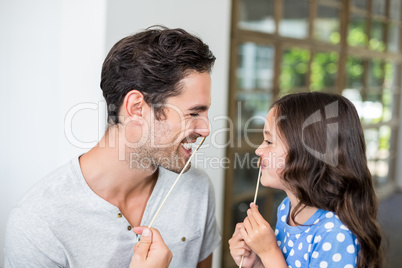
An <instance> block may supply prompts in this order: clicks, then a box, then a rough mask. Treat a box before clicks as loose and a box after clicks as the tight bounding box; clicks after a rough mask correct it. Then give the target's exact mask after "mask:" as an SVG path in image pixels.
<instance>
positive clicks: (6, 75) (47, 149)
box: [0, 0, 230, 267]
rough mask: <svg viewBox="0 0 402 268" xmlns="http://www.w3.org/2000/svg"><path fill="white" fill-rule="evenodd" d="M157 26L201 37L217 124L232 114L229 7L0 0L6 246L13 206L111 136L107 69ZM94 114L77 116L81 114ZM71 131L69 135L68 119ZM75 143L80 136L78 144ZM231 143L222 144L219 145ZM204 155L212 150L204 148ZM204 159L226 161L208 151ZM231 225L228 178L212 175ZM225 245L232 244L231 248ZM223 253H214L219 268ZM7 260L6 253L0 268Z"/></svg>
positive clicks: (0, 163) (1, 211)
mask: <svg viewBox="0 0 402 268" xmlns="http://www.w3.org/2000/svg"><path fill="white" fill-rule="evenodd" d="M153 24H163V25H165V26H168V27H181V28H184V29H186V30H188V31H189V32H191V33H194V34H197V35H198V36H200V37H201V38H202V39H203V40H204V41H205V42H206V43H208V44H209V45H210V48H211V50H212V51H213V52H214V54H215V56H216V57H217V61H216V64H215V67H214V70H213V74H212V80H213V85H212V86H213V93H212V107H211V110H210V118H211V124H212V130H214V129H219V128H222V127H224V126H225V122H224V121H223V120H218V121H214V120H213V118H215V117H216V116H219V115H225V114H226V111H227V91H228V89H227V87H228V85H227V80H228V78H227V77H228V69H229V67H228V63H229V59H228V57H229V33H230V1H229V0H221V1H212V0H205V1H202V2H200V1H195V0H192V1H190V0H171V1H163V0H148V1H129V0H126V1H123V0H112V1H107V0H86V1H78V0H37V1H31V0H0V33H1V36H0V59H1V60H0V101H1V105H0V112H1V118H2V126H1V132H0V148H1V150H0V183H1V184H0V247H1V248H3V245H4V229H5V224H6V220H7V216H8V214H9V212H10V209H11V207H12V205H13V204H14V203H15V202H16V201H17V200H18V199H20V198H21V196H22V195H23V193H24V192H26V191H27V190H28V189H29V188H30V187H31V186H32V185H33V184H34V183H35V182H37V181H38V180H39V179H40V178H41V177H43V176H44V175H46V174H47V173H49V172H50V171H52V170H53V169H55V168H56V167H58V166H60V165H62V164H63V163H65V162H66V161H68V160H69V159H71V158H72V157H74V156H76V155H78V154H80V153H82V152H85V151H87V150H88V149H89V148H90V147H91V146H93V145H94V143H95V142H96V140H98V139H99V137H100V136H101V135H102V134H103V131H104V126H105V124H104V121H105V115H104V103H103V98H102V96H101V91H100V89H99V80H100V69H101V64H102V61H103V59H104V57H105V55H106V53H107V52H108V50H109V49H110V47H111V46H112V45H113V44H114V43H115V42H116V41H118V40H119V39H121V38H122V37H124V36H126V35H128V34H131V33H135V32H137V31H138V30H141V29H145V28H147V27H148V26H150V25H153ZM80 107H86V109H85V110H80V111H79V112H78V113H76V114H74V116H73V117H72V116H69V115H72V113H71V111H74V109H77V108H80ZM66 118H67V121H68V120H69V119H71V120H72V121H71V122H67V124H66V126H67V130H68V129H69V128H70V127H71V129H72V132H71V133H70V132H67V133H65V130H66V129H65V120H66ZM72 135H73V136H72ZM215 138H216V139H215V141H216V142H217V143H219V144H224V139H225V137H224V135H218V136H216V137H215ZM204 148H205V146H204ZM203 153H204V154H205V157H219V158H220V157H223V156H224V150H223V149H219V148H214V147H212V146H209V148H208V149H205V150H203ZM206 171H207V173H208V174H209V175H210V176H211V178H212V180H213V182H214V186H215V191H216V197H217V216H218V224H219V226H220V227H222V225H223V224H222V222H223V218H222V215H223V192H224V191H223V175H224V173H223V170H222V169H219V168H211V167H207V169H206ZM224 243H226V241H224ZM219 262H220V250H217V251H215V253H214V267H219V266H220V265H219ZM2 264H3V251H2V250H1V251H0V267H2Z"/></svg>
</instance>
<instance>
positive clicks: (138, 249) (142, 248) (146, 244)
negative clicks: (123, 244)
mask: <svg viewBox="0 0 402 268" xmlns="http://www.w3.org/2000/svg"><path fill="white" fill-rule="evenodd" d="M137 231H138V230H137ZM138 234H141V241H139V242H138V243H137V244H136V245H135V247H134V257H135V258H142V259H146V258H147V256H148V252H149V249H150V247H151V243H152V232H151V230H150V229H148V228H144V229H142V230H139V231H138Z"/></svg>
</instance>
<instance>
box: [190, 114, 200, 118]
mask: <svg viewBox="0 0 402 268" xmlns="http://www.w3.org/2000/svg"><path fill="white" fill-rule="evenodd" d="M190 116H192V117H197V116H200V115H199V114H190Z"/></svg>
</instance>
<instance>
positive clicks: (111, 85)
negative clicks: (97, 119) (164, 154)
mask: <svg viewBox="0 0 402 268" xmlns="http://www.w3.org/2000/svg"><path fill="white" fill-rule="evenodd" d="M214 62H215V56H214V55H213V54H212V52H211V51H210V50H209V47H208V45H206V44H204V43H203V42H202V41H201V39H200V38H198V37H196V36H194V35H191V34H189V33H188V32H186V31H185V30H183V29H168V28H166V27H163V26H153V27H150V28H148V29H146V30H145V31H143V32H140V33H137V34H134V35H131V36H127V37H125V38H123V39H122V40H120V41H119V42H117V43H116V44H115V45H114V46H113V47H112V49H111V50H110V51H109V53H108V55H107V57H106V59H105V61H104V63H103V66H102V78H101V83H100V86H101V88H102V91H103V96H104V97H105V99H106V103H107V107H108V109H107V110H108V123H109V124H111V125H113V124H118V123H121V122H119V118H118V115H119V110H120V107H121V105H122V103H123V100H124V97H125V96H126V94H127V93H128V92H130V91H131V90H134V89H135V90H138V91H140V92H141V93H142V94H143V95H144V100H145V102H146V103H147V104H148V105H151V106H153V108H154V109H155V117H156V118H157V119H158V120H160V119H161V118H163V117H164V110H163V106H162V105H163V104H164V103H165V101H166V99H167V98H169V97H172V96H177V95H179V94H180V93H181V87H180V81H181V80H182V79H183V78H185V77H186V76H187V75H188V74H190V73H191V72H192V71H196V72H199V73H204V72H211V69H212V66H213V64H214Z"/></svg>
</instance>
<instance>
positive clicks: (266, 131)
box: [264, 130, 272, 136]
mask: <svg viewBox="0 0 402 268" xmlns="http://www.w3.org/2000/svg"><path fill="white" fill-rule="evenodd" d="M264 133H265V134H267V135H269V136H272V135H271V132H269V130H264Z"/></svg>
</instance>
